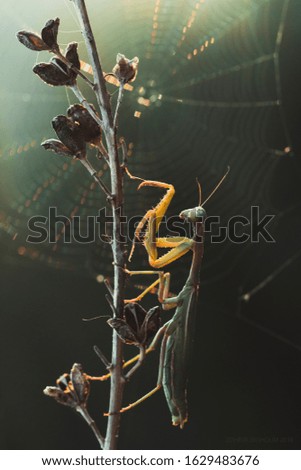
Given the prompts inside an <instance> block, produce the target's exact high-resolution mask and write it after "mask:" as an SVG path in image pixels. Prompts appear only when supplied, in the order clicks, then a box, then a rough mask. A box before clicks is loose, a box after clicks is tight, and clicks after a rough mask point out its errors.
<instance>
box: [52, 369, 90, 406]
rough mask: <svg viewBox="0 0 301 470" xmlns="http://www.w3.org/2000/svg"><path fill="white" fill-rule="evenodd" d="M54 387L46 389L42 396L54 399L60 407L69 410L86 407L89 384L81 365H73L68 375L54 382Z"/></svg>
mask: <svg viewBox="0 0 301 470" xmlns="http://www.w3.org/2000/svg"><path fill="white" fill-rule="evenodd" d="M56 384H57V385H56V387H46V388H45V389H44V394H45V395H47V396H49V397H52V398H54V399H55V400H56V401H57V402H58V403H60V404H61V405H66V406H70V407H71V408H77V407H83V406H86V404H87V401H88V398H89V393H90V383H89V381H88V380H87V378H86V374H85V373H84V372H83V368H82V366H81V364H73V367H72V369H71V372H70V375H69V374H63V375H62V376H61V377H59V378H58V380H57V381H56Z"/></svg>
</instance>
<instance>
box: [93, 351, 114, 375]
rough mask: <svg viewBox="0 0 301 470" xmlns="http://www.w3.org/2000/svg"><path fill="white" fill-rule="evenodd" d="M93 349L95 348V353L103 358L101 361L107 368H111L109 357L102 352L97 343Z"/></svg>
mask: <svg viewBox="0 0 301 470" xmlns="http://www.w3.org/2000/svg"><path fill="white" fill-rule="evenodd" d="M93 350H94V352H95V354H96V355H97V356H98V357H99V359H100V360H101V362H102V363H103V365H104V366H105V368H106V369H108V370H109V369H110V368H111V364H110V362H109V361H108V359H107V358H106V356H105V355H104V353H103V352H102V350H101V349H99V347H98V346H97V345H94V346H93Z"/></svg>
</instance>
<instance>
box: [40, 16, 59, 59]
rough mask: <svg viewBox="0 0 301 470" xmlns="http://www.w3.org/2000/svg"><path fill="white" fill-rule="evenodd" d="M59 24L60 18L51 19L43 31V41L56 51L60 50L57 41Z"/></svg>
mask: <svg viewBox="0 0 301 470" xmlns="http://www.w3.org/2000/svg"><path fill="white" fill-rule="evenodd" d="M59 25H60V20H59V18H56V19H55V20H49V21H47V23H46V24H45V26H44V28H43V29H42V31H41V36H42V39H43V41H44V42H45V44H47V46H48V47H49V49H51V50H54V51H57V50H59V46H58V43H57V35H58V29H59Z"/></svg>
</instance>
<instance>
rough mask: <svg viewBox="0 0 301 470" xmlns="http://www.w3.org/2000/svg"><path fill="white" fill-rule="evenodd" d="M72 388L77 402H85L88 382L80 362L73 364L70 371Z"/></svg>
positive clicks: (88, 386) (88, 387)
mask: <svg viewBox="0 0 301 470" xmlns="http://www.w3.org/2000/svg"><path fill="white" fill-rule="evenodd" d="M70 379H71V383H72V386H73V390H74V392H75V393H76V396H77V399H78V403H81V404H85V403H86V402H87V400H88V398H89V394H90V383H89V381H88V380H87V378H86V374H85V373H84V371H83V368H82V365H81V364H73V367H72V369H71V372H70Z"/></svg>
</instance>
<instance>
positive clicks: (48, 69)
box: [32, 57, 76, 86]
mask: <svg viewBox="0 0 301 470" xmlns="http://www.w3.org/2000/svg"><path fill="white" fill-rule="evenodd" d="M32 70H33V72H34V73H35V74H36V75H38V76H39V77H40V78H41V79H42V80H43V82H45V83H47V85H52V86H63V85H66V86H72V85H74V84H75V82H76V73H75V72H73V71H71V70H68V67H67V66H66V65H65V64H64V63H63V62H62V61H61V60H60V59H58V58H57V57H54V58H53V59H52V60H51V62H47V63H44V62H41V63H40V64H37V65H35V66H34V68H33V69H32ZM64 70H65V72H64Z"/></svg>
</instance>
